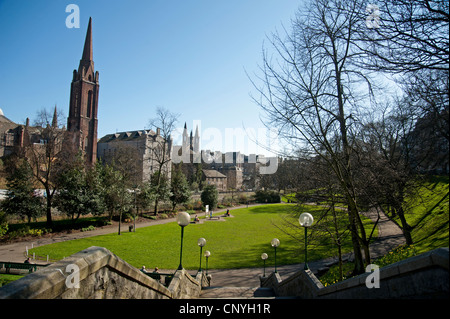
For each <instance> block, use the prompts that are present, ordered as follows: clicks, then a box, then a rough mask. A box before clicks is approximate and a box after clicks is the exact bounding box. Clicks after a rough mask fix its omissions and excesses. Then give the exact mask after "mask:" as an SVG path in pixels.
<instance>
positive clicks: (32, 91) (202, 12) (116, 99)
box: [0, 0, 301, 155]
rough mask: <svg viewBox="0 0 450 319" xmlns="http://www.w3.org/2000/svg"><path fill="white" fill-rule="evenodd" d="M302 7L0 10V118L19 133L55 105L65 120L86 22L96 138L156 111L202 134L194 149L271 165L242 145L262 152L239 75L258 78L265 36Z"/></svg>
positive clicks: (290, 1) (207, 2) (4, 5)
mask: <svg viewBox="0 0 450 319" xmlns="http://www.w3.org/2000/svg"><path fill="white" fill-rule="evenodd" d="M71 3H73V4H76V5H77V6H78V7H79V9H80V28H67V27H66V18H67V16H69V15H70V13H68V12H66V6H67V5H69V4H71ZM300 4H301V1H295V0H184V1H182V0H164V1H163V0H146V1H138V0H130V1H111V0H110V1H106V0H95V1H92V0H91V1H75V0H67V1H62V0H58V1H57V0H53V1H50V0H45V1H26V0H21V1H13V0H0V43H1V48H0V108H1V109H2V110H3V112H4V114H5V116H7V117H8V118H9V119H11V120H13V121H15V122H17V123H24V122H25V119H26V118H27V117H30V118H31V119H33V118H35V116H36V113H37V112H38V111H39V110H41V109H43V108H46V109H49V110H50V109H53V107H54V105H55V104H56V105H57V107H58V108H59V109H61V110H62V111H63V112H64V113H65V114H66V115H67V114H68V108H69V106H68V102H69V95H70V82H71V80H72V71H73V70H74V69H77V68H78V64H79V61H80V59H81V55H82V51H83V45H84V39H85V35H86V29H87V24H88V20H89V17H92V20H93V21H92V31H93V47H94V51H93V52H94V62H95V69H96V70H97V71H99V73H100V95H99V115H98V118H99V124H98V135H99V137H102V136H104V135H106V134H110V133H115V132H116V131H117V132H122V131H128V130H138V129H143V128H148V122H149V119H151V118H154V117H155V110H156V108H157V107H164V108H167V109H169V110H170V111H172V112H174V113H178V114H179V115H180V116H179V123H178V126H179V127H180V128H182V127H183V126H184V123H185V122H186V123H187V125H188V129H189V130H190V129H192V127H193V125H196V124H200V133H201V137H202V141H201V147H202V149H211V150H216V151H222V152H225V151H241V152H243V153H245V154H250V153H261V154H266V155H270V153H269V154H267V151H266V150H264V149H263V148H260V147H259V148H258V147H255V146H254V145H253V143H252V142H251V140H250V139H248V138H247V137H246V136H240V135H242V132H243V130H242V129H243V127H245V128H247V129H248V130H249V132H250V134H251V135H252V138H256V139H258V140H259V141H260V142H263V143H265V142H267V143H268V142H269V141H268V139H267V135H268V131H267V130H265V129H264V125H263V124H262V123H261V120H260V109H259V108H258V107H257V106H256V105H255V104H254V102H253V101H252V100H251V98H250V93H252V92H253V94H256V91H255V89H254V88H253V85H252V84H251V82H250V80H249V78H248V76H247V74H246V72H247V73H248V74H250V75H252V74H254V73H255V72H257V69H258V64H260V63H261V62H262V54H261V52H262V47H263V42H264V41H265V40H266V36H268V35H270V34H271V33H273V32H275V31H276V30H277V29H278V30H280V29H282V27H283V25H284V26H285V27H286V28H287V29H289V28H290V19H291V18H293V17H294V16H295V13H296V11H297V9H298V7H299V5H300ZM194 129H195V128H194ZM239 136H240V137H239ZM175 140H176V141H177V136H175ZM272 146H273V144H272Z"/></svg>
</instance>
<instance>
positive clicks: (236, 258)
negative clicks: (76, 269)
mask: <svg viewBox="0 0 450 319" xmlns="http://www.w3.org/2000/svg"><path fill="white" fill-rule="evenodd" d="M291 209H292V205H286V204H271V205H261V206H254V207H250V208H241V209H236V210H232V211H231V213H232V216H234V217H230V218H226V221H224V222H223V221H204V223H203V224H191V225H189V226H187V227H186V228H185V230H184V245H183V267H184V268H186V269H197V268H198V266H199V253H200V249H199V247H198V246H197V240H198V238H200V237H204V238H205V239H206V241H207V242H206V246H205V247H204V248H203V251H205V250H209V251H210V252H211V257H210V258H209V268H214V269H224V268H244V267H261V266H262V260H261V254H262V253H264V252H265V253H267V254H268V255H269V260H268V261H267V262H266V266H271V265H273V260H274V259H273V258H272V256H273V252H274V250H273V248H272V247H271V245H270V241H271V240H272V239H273V238H275V237H276V238H278V239H279V240H280V242H281V245H280V246H279V247H278V248H277V263H278V264H295V263H301V262H303V260H304V258H303V247H304V246H303V245H304V244H303V241H297V240H296V239H294V238H292V237H291V236H289V235H288V234H286V233H284V232H282V231H281V230H280V229H278V228H277V227H275V225H274V224H277V223H281V222H282V219H283V216H285V215H286V213H288V212H289V211H290V210H291ZM309 209H310V210H311V212H312V214H313V215H314V207H311V208H309ZM180 235H181V230H180V227H179V226H178V225H177V224H176V223H175V222H172V223H168V224H163V225H154V226H149V227H145V228H139V229H137V231H136V232H135V233H134V232H131V233H130V232H124V233H122V235H120V236H118V235H117V234H116V233H114V234H108V235H102V236H95V237H90V238H84V239H78V240H72V241H66V242H61V243H55V244H51V245H46V246H41V247H37V248H35V249H33V250H30V252H31V253H33V252H34V253H36V254H37V255H41V256H46V255H47V254H48V255H49V256H50V258H52V259H62V258H63V257H67V256H70V255H72V254H74V253H76V252H78V251H81V250H83V249H85V248H88V247H90V246H101V247H105V248H107V249H109V250H110V251H112V252H113V253H114V254H116V255H118V256H119V257H120V258H122V259H124V260H125V261H127V262H128V263H130V264H131V265H133V266H135V267H138V268H140V267H142V265H145V266H146V267H147V268H150V269H151V268H153V267H156V266H157V267H159V268H160V269H174V268H176V267H177V266H178V264H179V253H180ZM300 238H303V237H301V236H300ZM311 247H313V248H312V249H311V251H308V259H309V260H314V259H320V258H324V257H328V256H330V255H332V254H333V253H334V252H333V251H332V250H330V248H329V247H322V246H320V245H316V246H314V243H312V245H311ZM345 249H346V250H347V251H350V250H351V244H350V242H348V243H347V244H346V247H345Z"/></svg>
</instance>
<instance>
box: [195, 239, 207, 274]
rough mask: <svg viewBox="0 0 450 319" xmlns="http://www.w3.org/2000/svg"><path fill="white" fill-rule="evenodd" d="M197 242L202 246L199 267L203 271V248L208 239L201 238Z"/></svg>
mask: <svg viewBox="0 0 450 319" xmlns="http://www.w3.org/2000/svg"><path fill="white" fill-rule="evenodd" d="M197 244H198V245H199V246H200V268H199V269H198V271H200V272H201V271H202V249H203V246H205V245H206V239H205V238H199V239H198V241H197Z"/></svg>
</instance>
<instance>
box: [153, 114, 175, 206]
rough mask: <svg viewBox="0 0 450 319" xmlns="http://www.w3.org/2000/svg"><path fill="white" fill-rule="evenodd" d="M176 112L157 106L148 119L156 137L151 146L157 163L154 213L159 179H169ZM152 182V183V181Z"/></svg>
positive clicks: (157, 197)
mask: <svg viewBox="0 0 450 319" xmlns="http://www.w3.org/2000/svg"><path fill="white" fill-rule="evenodd" d="M178 117H179V115H178V114H174V113H172V112H170V111H169V110H167V109H165V108H162V107H158V108H157V109H156V117H155V118H154V119H151V120H150V121H149V126H150V128H152V127H153V128H155V130H156V133H157V134H156V137H155V139H154V140H153V145H152V147H151V160H153V161H155V162H156V163H157V166H158V167H157V174H156V176H155V177H156V181H153V182H154V183H155V184H154V185H156V190H155V191H156V194H155V195H156V197H155V214H158V205H159V201H160V196H158V194H160V193H162V192H160V188H161V181H162V180H163V179H164V178H166V179H167V180H170V173H171V166H172V165H171V161H172V159H171V156H172V154H171V153H172V133H173V132H174V130H175V126H176V123H177V121H178ZM163 175H164V176H163ZM153 182H152V183H153Z"/></svg>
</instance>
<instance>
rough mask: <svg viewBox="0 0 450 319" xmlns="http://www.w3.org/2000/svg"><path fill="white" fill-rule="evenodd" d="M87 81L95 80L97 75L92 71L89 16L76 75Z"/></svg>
mask: <svg viewBox="0 0 450 319" xmlns="http://www.w3.org/2000/svg"><path fill="white" fill-rule="evenodd" d="M74 76H78V77H81V78H82V79H84V80H88V81H89V82H91V81H92V82H96V81H97V80H98V79H97V75H96V74H95V73H94V60H93V55H92V18H89V24H88V29H87V32H86V39H85V40H84V49H83V56H82V57H81V60H80V66H79V67H78V75H77V74H75V75H74Z"/></svg>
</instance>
